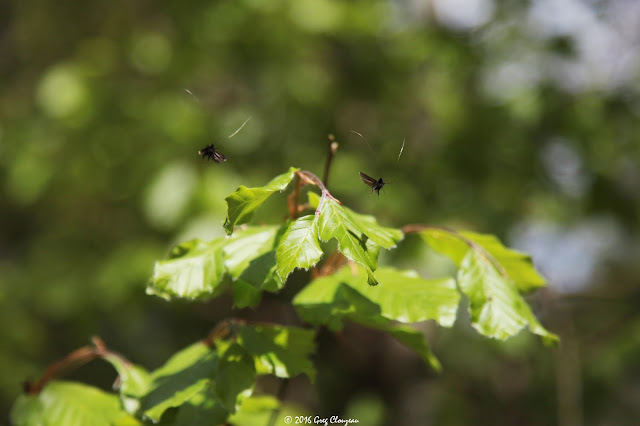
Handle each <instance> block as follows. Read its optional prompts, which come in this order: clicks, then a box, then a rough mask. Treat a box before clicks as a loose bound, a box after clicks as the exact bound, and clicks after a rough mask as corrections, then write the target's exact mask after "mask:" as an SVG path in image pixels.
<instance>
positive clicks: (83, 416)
mask: <svg viewBox="0 0 640 426" xmlns="http://www.w3.org/2000/svg"><path fill="white" fill-rule="evenodd" d="M11 422H12V424H14V425H16V426H27V425H28V426H32V425H33V426H36V425H51V426H54V425H55V426H57V425H60V426H85V425H95V426H112V425H122V426H125V425H140V424H142V423H140V422H139V421H138V420H137V419H135V418H134V417H132V416H131V415H129V414H128V413H127V412H126V411H124V409H123V408H122V406H121V405H120V400H119V398H118V396H117V395H115V394H110V393H106V392H104V391H102V390H100V389H97V388H94V387H92V386H87V385H83V384H80V383H73V382H64V381H51V382H49V383H48V384H47V385H46V386H45V387H44V388H43V389H42V391H41V392H40V393H39V394H37V395H20V396H19V397H18V399H17V400H16V402H15V404H14V406H13V408H12V410H11Z"/></svg>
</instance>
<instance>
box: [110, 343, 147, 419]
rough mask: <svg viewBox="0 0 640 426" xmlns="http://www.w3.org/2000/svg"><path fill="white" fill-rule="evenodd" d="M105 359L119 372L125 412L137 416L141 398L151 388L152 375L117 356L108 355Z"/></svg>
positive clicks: (121, 397)
mask: <svg viewBox="0 0 640 426" xmlns="http://www.w3.org/2000/svg"><path fill="white" fill-rule="evenodd" d="M104 359H105V360H106V361H108V362H109V363H111V365H113V367H114V368H115V369H116V371H117V372H118V378H119V380H118V390H119V391H120V399H121V400H122V404H123V406H124V407H125V410H126V411H127V412H128V413H130V414H135V413H136V412H137V411H138V409H139V408H140V398H141V397H142V396H144V395H145V394H146V393H147V392H148V390H149V388H150V387H151V375H150V374H149V372H147V370H146V369H144V368H143V367H140V366H138V365H135V364H131V363H129V362H127V361H125V360H124V359H123V358H122V357H119V356H117V355H113V354H107V355H106V356H105V357H104Z"/></svg>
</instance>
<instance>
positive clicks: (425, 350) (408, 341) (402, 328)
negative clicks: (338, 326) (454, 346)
mask: <svg viewBox="0 0 640 426" xmlns="http://www.w3.org/2000/svg"><path fill="white" fill-rule="evenodd" d="M354 321H355V322H359V323H360V324H362V325H366V326H368V327H371V328H377V329H378V330H381V331H384V332H385V333H388V334H389V335H391V336H392V337H393V338H395V339H396V340H398V341H399V342H400V343H402V344H403V345H405V346H407V347H408V348H410V349H413V351H414V352H416V353H417V354H418V355H419V356H420V358H422V360H423V361H424V362H425V364H427V365H430V366H431V367H432V368H433V369H434V370H436V371H440V370H441V369H442V365H441V364H440V361H439V360H438V358H437V357H436V356H435V355H434V353H433V352H432V351H431V348H429V345H427V341H426V340H425V337H424V335H423V334H422V333H421V332H420V331H418V330H416V329H414V328H411V327H409V326H406V325H394V324H392V323H391V322H390V321H388V320H386V319H383V320H377V321H363V320H362V319H361V318H357V319H355V320H354Z"/></svg>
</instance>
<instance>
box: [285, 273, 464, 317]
mask: <svg viewBox="0 0 640 426" xmlns="http://www.w3.org/2000/svg"><path fill="white" fill-rule="evenodd" d="M365 276H366V275H365V273H364V271H363V270H362V268H359V269H358V270H357V272H356V273H355V274H354V273H353V271H352V270H351V269H350V268H348V267H345V268H342V269H341V270H340V271H338V272H337V273H335V274H333V275H331V276H327V277H322V278H319V279H316V280H314V281H313V282H311V283H310V284H309V285H307V286H306V287H305V288H304V289H303V290H302V291H301V292H300V293H298V294H297V295H296V297H295V299H294V300H293V303H294V305H295V306H296V308H297V309H298V311H299V312H300V313H301V316H302V317H303V318H304V319H305V321H308V322H311V323H312V324H318V323H325V322H326V321H327V320H328V319H329V317H331V316H335V315H338V316H339V315H344V314H349V313H352V312H354V311H355V312H357V311H363V309H364V310H365V311H364V312H367V314H377V315H380V316H383V317H385V318H387V319H390V320H395V321H400V322H405V323H410V322H417V321H425V320H428V319H433V320H436V321H437V322H438V323H439V324H440V325H442V326H445V327H450V326H451V325H453V323H454V322H455V319H456V312H457V309H458V303H459V301H460V293H459V292H458V290H457V288H456V283H455V281H454V280H453V279H451V278H438V279H430V280H426V279H424V278H421V277H419V276H418V275H417V273H415V272H414V271H400V270H397V269H394V268H388V267H382V268H380V269H378V270H377V271H376V277H377V278H378V279H379V280H380V284H381V285H380V286H376V287H371V286H368V285H367V284H366V283H365V281H366V280H365ZM344 286H348V287H349V288H350V289H352V290H353V291H355V292H357V294H359V295H360V296H361V297H363V298H365V299H366V300H367V301H368V302H369V303H371V304H372V305H367V304H365V303H364V302H362V301H359V299H358V298H354V296H353V295H352V293H351V292H347V291H345V290H344ZM354 301H356V303H357V305H354V306H350V305H349V304H348V302H350V303H354Z"/></svg>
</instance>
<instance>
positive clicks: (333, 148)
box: [322, 135, 338, 187]
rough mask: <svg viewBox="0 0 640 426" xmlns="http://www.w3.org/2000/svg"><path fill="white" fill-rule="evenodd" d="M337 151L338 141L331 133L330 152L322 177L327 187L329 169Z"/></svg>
mask: <svg viewBox="0 0 640 426" xmlns="http://www.w3.org/2000/svg"><path fill="white" fill-rule="evenodd" d="M336 151H338V142H336V138H335V137H334V136H333V135H329V152H328V153H327V161H326V162H325V163H324V176H323V177H322V182H323V183H324V186H325V187H327V186H329V171H330V169H331V162H332V161H333V156H334V155H335V154H336Z"/></svg>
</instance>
